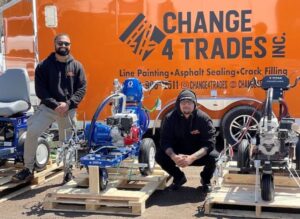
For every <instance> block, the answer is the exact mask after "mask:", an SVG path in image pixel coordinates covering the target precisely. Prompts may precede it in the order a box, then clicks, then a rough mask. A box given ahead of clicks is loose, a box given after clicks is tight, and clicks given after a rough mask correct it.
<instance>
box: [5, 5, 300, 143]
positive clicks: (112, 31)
mask: <svg viewBox="0 0 300 219" xmlns="http://www.w3.org/2000/svg"><path fill="white" fill-rule="evenodd" d="M299 8H300V1H298V0H264V1H258V0H240V1H235V0H209V1H208V0H186V1H182V0H84V1H82V0H12V1H11V2H10V3H8V4H6V5H5V6H3V7H2V8H1V11H2V15H3V42H4V45H3V48H4V53H3V57H4V67H5V68H10V67H24V68H26V69H27V70H28V72H29V74H30V76H31V79H32V80H34V67H35V66H36V64H37V63H38V62H39V61H41V60H42V59H44V58H45V57H46V56H47V55H48V54H49V53H50V52H51V51H53V38H54V36H55V35H56V34H57V33H61V32H64V33H68V34H69V35H70V36H71V41H72V48H71V50H72V53H73V55H74V56H75V57H76V58H77V59H78V60H80V61H81V62H82V63H83V65H84V67H85V70H86V73H87V80H88V90H87V95H86V97H85V99H84V101H83V102H82V104H81V105H80V107H79V110H78V112H79V115H81V116H82V115H83V114H85V115H86V119H87V120H90V119H91V117H92V115H93V113H94V111H95V109H96V107H97V105H98V104H99V103H100V102H101V101H102V100H103V99H104V98H105V97H106V96H107V95H109V94H110V92H111V91H112V83H113V80H114V78H118V79H119V80H120V81H121V82H122V81H124V80H125V78H127V77H136V78H138V79H140V80H141V81H142V82H143V83H146V84H147V83H148V84H149V83H151V81H154V80H168V81H170V86H169V89H167V90H165V91H163V92H162V91H161V90H159V89H157V90H155V91H153V92H152V93H151V95H146V96H145V106H146V107H148V108H151V107H152V106H153V104H154V102H155V101H156V99H157V98H160V100H161V106H159V107H158V108H157V110H156V111H155V112H153V113H152V114H151V121H152V123H151V125H152V127H153V126H158V127H159V122H155V123H154V121H156V120H157V121H160V120H161V118H163V116H164V115H165V113H166V112H168V111H169V110H170V109H171V108H172V106H173V105H174V99H175V98H176V96H177V94H178V92H179V91H180V90H181V89H183V88H190V89H192V90H194V91H195V92H196V94H197V96H198V103H199V107H200V108H201V109H203V110H204V111H206V112H208V114H209V115H210V116H211V117H212V118H213V122H214V124H215V126H216V127H220V130H221V132H222V133H223V134H224V136H225V137H226V139H227V140H228V142H229V143H233V142H235V141H236V139H237V138H238V136H239V133H241V130H243V128H244V126H245V124H246V122H247V119H248V118H249V117H250V116H251V115H252V112H253V110H254V109H255V107H256V106H257V105H259V104H260V103H261V101H262V100H263V98H264V95H265V94H264V92H263V91H262V90H260V89H259V88H253V89H251V90H250V91H249V90H248V85H249V82H250V80H251V79H252V78H253V77H254V76H255V77H257V78H258V79H261V78H262V77H263V76H264V75H269V74H285V75H288V77H289V78H290V80H291V82H293V81H294V79H295V78H296V77H297V76H299V72H298V69H300V52H299V51H300V44H299V42H298V41H299V39H300V22H299V20H300V14H299V12H298V10H299ZM299 93H300V88H296V89H292V90H291V91H289V92H288V93H287V94H286V99H287V102H288V105H289V109H290V114H291V116H293V117H295V118H296V121H298V122H300V120H299V119H300V110H299V105H298V103H299V102H300V95H298V94H299ZM103 116H104V117H105V116H107V115H103ZM254 117H255V115H254ZM81 118H82V117H81Z"/></svg>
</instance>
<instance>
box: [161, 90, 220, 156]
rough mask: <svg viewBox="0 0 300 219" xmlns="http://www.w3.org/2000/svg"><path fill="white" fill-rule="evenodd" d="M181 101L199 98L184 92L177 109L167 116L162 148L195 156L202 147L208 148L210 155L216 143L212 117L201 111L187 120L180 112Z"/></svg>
mask: <svg viewBox="0 0 300 219" xmlns="http://www.w3.org/2000/svg"><path fill="white" fill-rule="evenodd" d="M180 99H191V100H192V101H194V103H196V101H197V98H196V95H195V93H194V92H192V91H190V90H184V91H182V92H181V93H180V94H179V95H178V97H177V100H176V107H175V109H174V110H173V111H171V112H170V113H168V114H167V116H166V117H165V119H164V121H163V123H162V132H161V147H162V149H163V150H166V149H167V148H172V149H173V150H174V152H175V153H181V154H193V153H195V152H196V151H198V150H199V149H200V148H202V147H207V148H208V151H207V153H210V152H211V151H212V150H213V149H214V147H215V143H216V136H215V128H214V126H213V123H212V120H211V119H210V117H209V116H208V115H207V114H206V113H204V112H202V111H201V110H199V109H196V105H195V110H194V111H193V113H192V115H191V116H190V117H189V118H188V119H186V118H185V117H184V115H183V114H182V113H181V111H180V106H179V104H180Z"/></svg>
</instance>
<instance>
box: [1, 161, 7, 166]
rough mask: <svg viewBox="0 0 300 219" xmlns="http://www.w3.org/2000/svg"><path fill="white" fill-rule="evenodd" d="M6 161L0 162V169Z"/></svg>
mask: <svg viewBox="0 0 300 219" xmlns="http://www.w3.org/2000/svg"><path fill="white" fill-rule="evenodd" d="M6 161H7V159H2V160H0V167H2V166H3V165H4V164H5V163H6Z"/></svg>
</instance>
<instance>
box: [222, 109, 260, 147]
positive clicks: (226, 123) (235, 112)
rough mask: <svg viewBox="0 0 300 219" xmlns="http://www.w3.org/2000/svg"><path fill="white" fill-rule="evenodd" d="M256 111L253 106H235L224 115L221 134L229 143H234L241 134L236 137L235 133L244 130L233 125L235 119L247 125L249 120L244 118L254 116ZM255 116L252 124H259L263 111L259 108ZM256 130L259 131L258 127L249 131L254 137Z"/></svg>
mask: <svg viewBox="0 0 300 219" xmlns="http://www.w3.org/2000/svg"><path fill="white" fill-rule="evenodd" d="M254 111H255V108H254V107H251V106H238V107H235V108H233V109H231V110H229V111H228V112H227V113H226V114H225V115H224V117H223V119H222V121H221V127H220V130H221V134H222V136H223V138H225V139H226V141H227V143H228V144H231V145H234V144H235V143H236V142H237V141H238V139H239V138H238V137H239V136H237V137H234V136H233V135H234V134H235V133H241V132H242V130H241V129H240V128H235V127H232V123H233V121H236V122H238V123H239V124H241V126H243V125H246V124H247V121H248V120H247V121H244V120H243V118H244V117H250V116H252V114H253V112H254ZM253 117H254V120H253V119H252V121H251V123H250V126H253V125H255V124H256V125H258V124H259V120H260V118H261V112H260V111H258V110H257V111H256V112H255V113H254V115H253ZM256 131H257V129H255V130H250V131H248V133H249V135H250V136H251V137H254V136H255V135H256ZM244 137H245V136H244ZM248 140H250V139H248ZM235 149H237V147H235Z"/></svg>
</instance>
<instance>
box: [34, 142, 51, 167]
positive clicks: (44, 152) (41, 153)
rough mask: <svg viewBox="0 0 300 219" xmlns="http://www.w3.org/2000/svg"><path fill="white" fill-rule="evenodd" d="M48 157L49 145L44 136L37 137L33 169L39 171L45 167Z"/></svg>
mask: <svg viewBox="0 0 300 219" xmlns="http://www.w3.org/2000/svg"><path fill="white" fill-rule="evenodd" d="M49 157H50V145H49V143H48V141H46V139H44V138H39V139H38V146H37V149H36V153H35V169H36V170H37V171H41V170H43V169H45V167H46V166H47V164H48V161H49Z"/></svg>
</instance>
